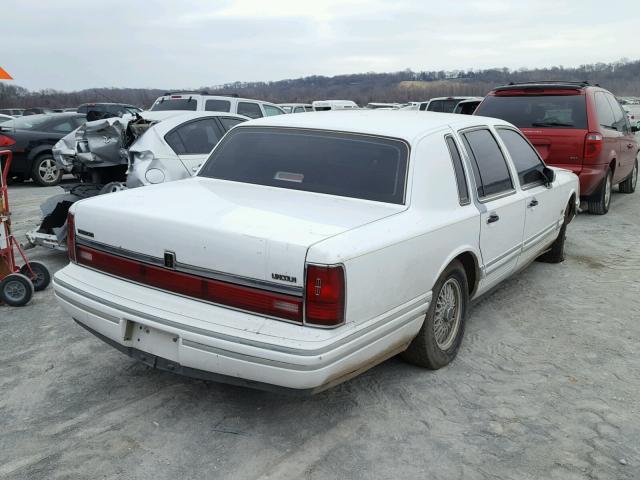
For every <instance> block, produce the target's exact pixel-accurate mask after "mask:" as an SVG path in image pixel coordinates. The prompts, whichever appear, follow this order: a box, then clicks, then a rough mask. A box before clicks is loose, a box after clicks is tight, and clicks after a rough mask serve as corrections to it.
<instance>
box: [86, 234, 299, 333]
mask: <svg viewBox="0 0 640 480" xmlns="http://www.w3.org/2000/svg"><path fill="white" fill-rule="evenodd" d="M75 252H76V258H77V261H78V264H80V265H86V266H88V267H91V268H94V269H96V270H99V271H102V272H105V273H110V274H111V275H115V276H117V277H121V278H126V279H129V280H133V281H134V282H138V283H142V284H144V285H150V286H152V287H156V288H160V289H162V290H167V291H169V292H174V293H178V294H180V295H185V296H187V297H192V298H198V299H200V300H205V301H208V302H212V303H217V304H219V305H226V306H229V307H232V308H238V309H241V310H247V311H250V312H255V313H260V314H263V315H269V316H271V317H277V318H283V319H285V320H292V321H295V322H300V323H302V297H297V296H294V295H287V294H283V293H277V292H271V291H268V290H262V289H259V288H253V287H245V286H243V285H236V284H233V283H228V282H223V281H220V280H213V279H209V278H203V277H199V276H197V275H192V274H187V273H182V272H176V271H175V270H169V269H167V268H163V267H159V266H155V265H151V264H148V263H143V262H139V261H137V260H132V259H129V258H124V257H120V256H117V255H112V254H110V253H106V252H103V251H100V250H96V249H94V248H90V247H87V246H85V245H82V244H78V245H76V250H75Z"/></svg>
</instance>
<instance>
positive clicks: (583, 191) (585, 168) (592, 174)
mask: <svg viewBox="0 0 640 480" xmlns="http://www.w3.org/2000/svg"><path fill="white" fill-rule="evenodd" d="M553 166H554V167H560V168H564V169H565V170H570V171H572V172H573V173H575V174H576V175H577V176H578V178H579V179H580V196H581V197H588V196H590V195H593V194H594V193H596V191H597V190H598V188H599V187H600V185H601V184H602V181H603V180H604V177H605V176H606V175H607V171H608V170H609V165H606V164H602V165H576V164H570V163H569V164H564V163H563V164H555V163H554V164H553Z"/></svg>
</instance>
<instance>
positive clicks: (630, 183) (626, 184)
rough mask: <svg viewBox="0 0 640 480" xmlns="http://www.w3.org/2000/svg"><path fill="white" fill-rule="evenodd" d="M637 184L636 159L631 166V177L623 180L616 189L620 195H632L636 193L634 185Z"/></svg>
mask: <svg viewBox="0 0 640 480" xmlns="http://www.w3.org/2000/svg"><path fill="white" fill-rule="evenodd" d="M637 183H638V159H637V158H636V163H635V165H634V166H633V170H632V171H631V175H629V176H628V177H627V178H625V179H624V181H623V182H621V183H620V185H619V186H618V189H619V190H620V193H633V192H635V191H636V184H637Z"/></svg>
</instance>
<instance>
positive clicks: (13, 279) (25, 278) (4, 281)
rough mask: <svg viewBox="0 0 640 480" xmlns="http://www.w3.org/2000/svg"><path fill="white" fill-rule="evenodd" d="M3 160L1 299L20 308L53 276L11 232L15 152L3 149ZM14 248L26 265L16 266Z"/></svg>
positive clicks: (0, 155)
mask: <svg viewBox="0 0 640 480" xmlns="http://www.w3.org/2000/svg"><path fill="white" fill-rule="evenodd" d="M2 159H4V160H5V161H4V168H2V174H1V175H0V302H1V303H6V304H7V305H11V306H13V307H21V306H23V305H26V304H27V303H29V300H31V297H32V296H33V292H34V291H38V290H44V289H45V288H47V285H49V282H50V281H51V275H50V274H49V270H47V267H45V266H44V265H43V264H42V263H40V262H30V261H29V260H27V257H26V255H25V254H24V251H23V250H22V248H21V247H20V244H19V243H18V242H16V240H15V238H14V237H13V235H11V214H10V212H9V190H8V189H7V177H8V174H9V168H10V167H11V160H12V159H13V154H12V152H10V151H9V150H2V151H0V160H2ZM14 251H17V252H18V253H19V254H20V257H22V261H23V262H24V264H23V265H22V266H21V267H18V266H17V265H16V255H15V253H14Z"/></svg>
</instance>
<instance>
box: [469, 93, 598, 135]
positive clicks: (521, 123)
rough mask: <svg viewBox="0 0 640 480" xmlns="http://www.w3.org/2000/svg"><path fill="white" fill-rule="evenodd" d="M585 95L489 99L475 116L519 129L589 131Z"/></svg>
mask: <svg viewBox="0 0 640 480" xmlns="http://www.w3.org/2000/svg"><path fill="white" fill-rule="evenodd" d="M585 98H586V97H585V96H584V95H578V94H576V95H488V96H487V97H486V98H485V99H484V101H483V102H482V103H481V104H480V105H479V106H478V108H477V109H476V111H475V112H474V115H481V116H483V117H493V118H499V119H501V120H505V121H507V122H509V123H513V124H514V125H515V126H516V127H518V128H577V129H581V130H586V129H587V106H586V100H585Z"/></svg>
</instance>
